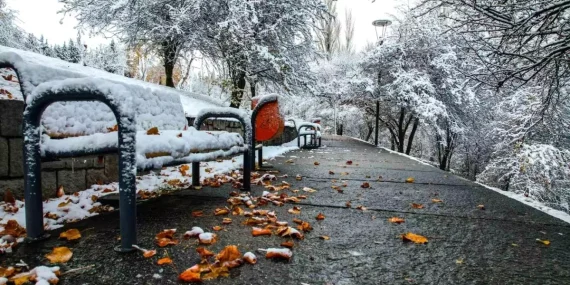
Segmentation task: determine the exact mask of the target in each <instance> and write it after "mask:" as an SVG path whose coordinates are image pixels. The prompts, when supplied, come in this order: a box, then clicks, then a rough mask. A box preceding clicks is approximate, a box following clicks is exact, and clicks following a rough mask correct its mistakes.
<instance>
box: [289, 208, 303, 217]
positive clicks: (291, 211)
mask: <svg viewBox="0 0 570 285" xmlns="http://www.w3.org/2000/svg"><path fill="white" fill-rule="evenodd" d="M287 212H289V213H290V214H293V215H298V214H301V207H297V206H295V207H293V208H292V209H289V210H287Z"/></svg>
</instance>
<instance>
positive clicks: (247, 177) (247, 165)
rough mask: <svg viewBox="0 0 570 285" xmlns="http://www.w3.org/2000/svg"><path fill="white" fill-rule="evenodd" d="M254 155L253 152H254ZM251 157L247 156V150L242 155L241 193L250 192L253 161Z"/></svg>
mask: <svg viewBox="0 0 570 285" xmlns="http://www.w3.org/2000/svg"><path fill="white" fill-rule="evenodd" d="M254 153H255V151H254ZM251 158H252V157H251V155H250V154H249V150H246V151H244V153H243V188H242V189H241V190H243V191H251V168H252V164H253V160H251Z"/></svg>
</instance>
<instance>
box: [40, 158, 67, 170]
mask: <svg viewBox="0 0 570 285" xmlns="http://www.w3.org/2000/svg"><path fill="white" fill-rule="evenodd" d="M63 169H65V161H63V160H53V161H43V162H42V171H43V170H63Z"/></svg>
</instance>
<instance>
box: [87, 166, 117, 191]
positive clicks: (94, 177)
mask: <svg viewBox="0 0 570 285" xmlns="http://www.w3.org/2000/svg"><path fill="white" fill-rule="evenodd" d="M85 180H86V181H87V184H86V186H87V187H91V185H94V184H99V183H102V184H108V183H111V182H114V181H111V180H110V179H109V178H108V177H107V175H105V169H87V176H86V177H85Z"/></svg>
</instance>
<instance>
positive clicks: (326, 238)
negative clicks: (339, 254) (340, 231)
mask: <svg viewBox="0 0 570 285" xmlns="http://www.w3.org/2000/svg"><path fill="white" fill-rule="evenodd" d="M319 238H320V239H322V240H329V239H331V238H330V237H329V236H320V237H319Z"/></svg>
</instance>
